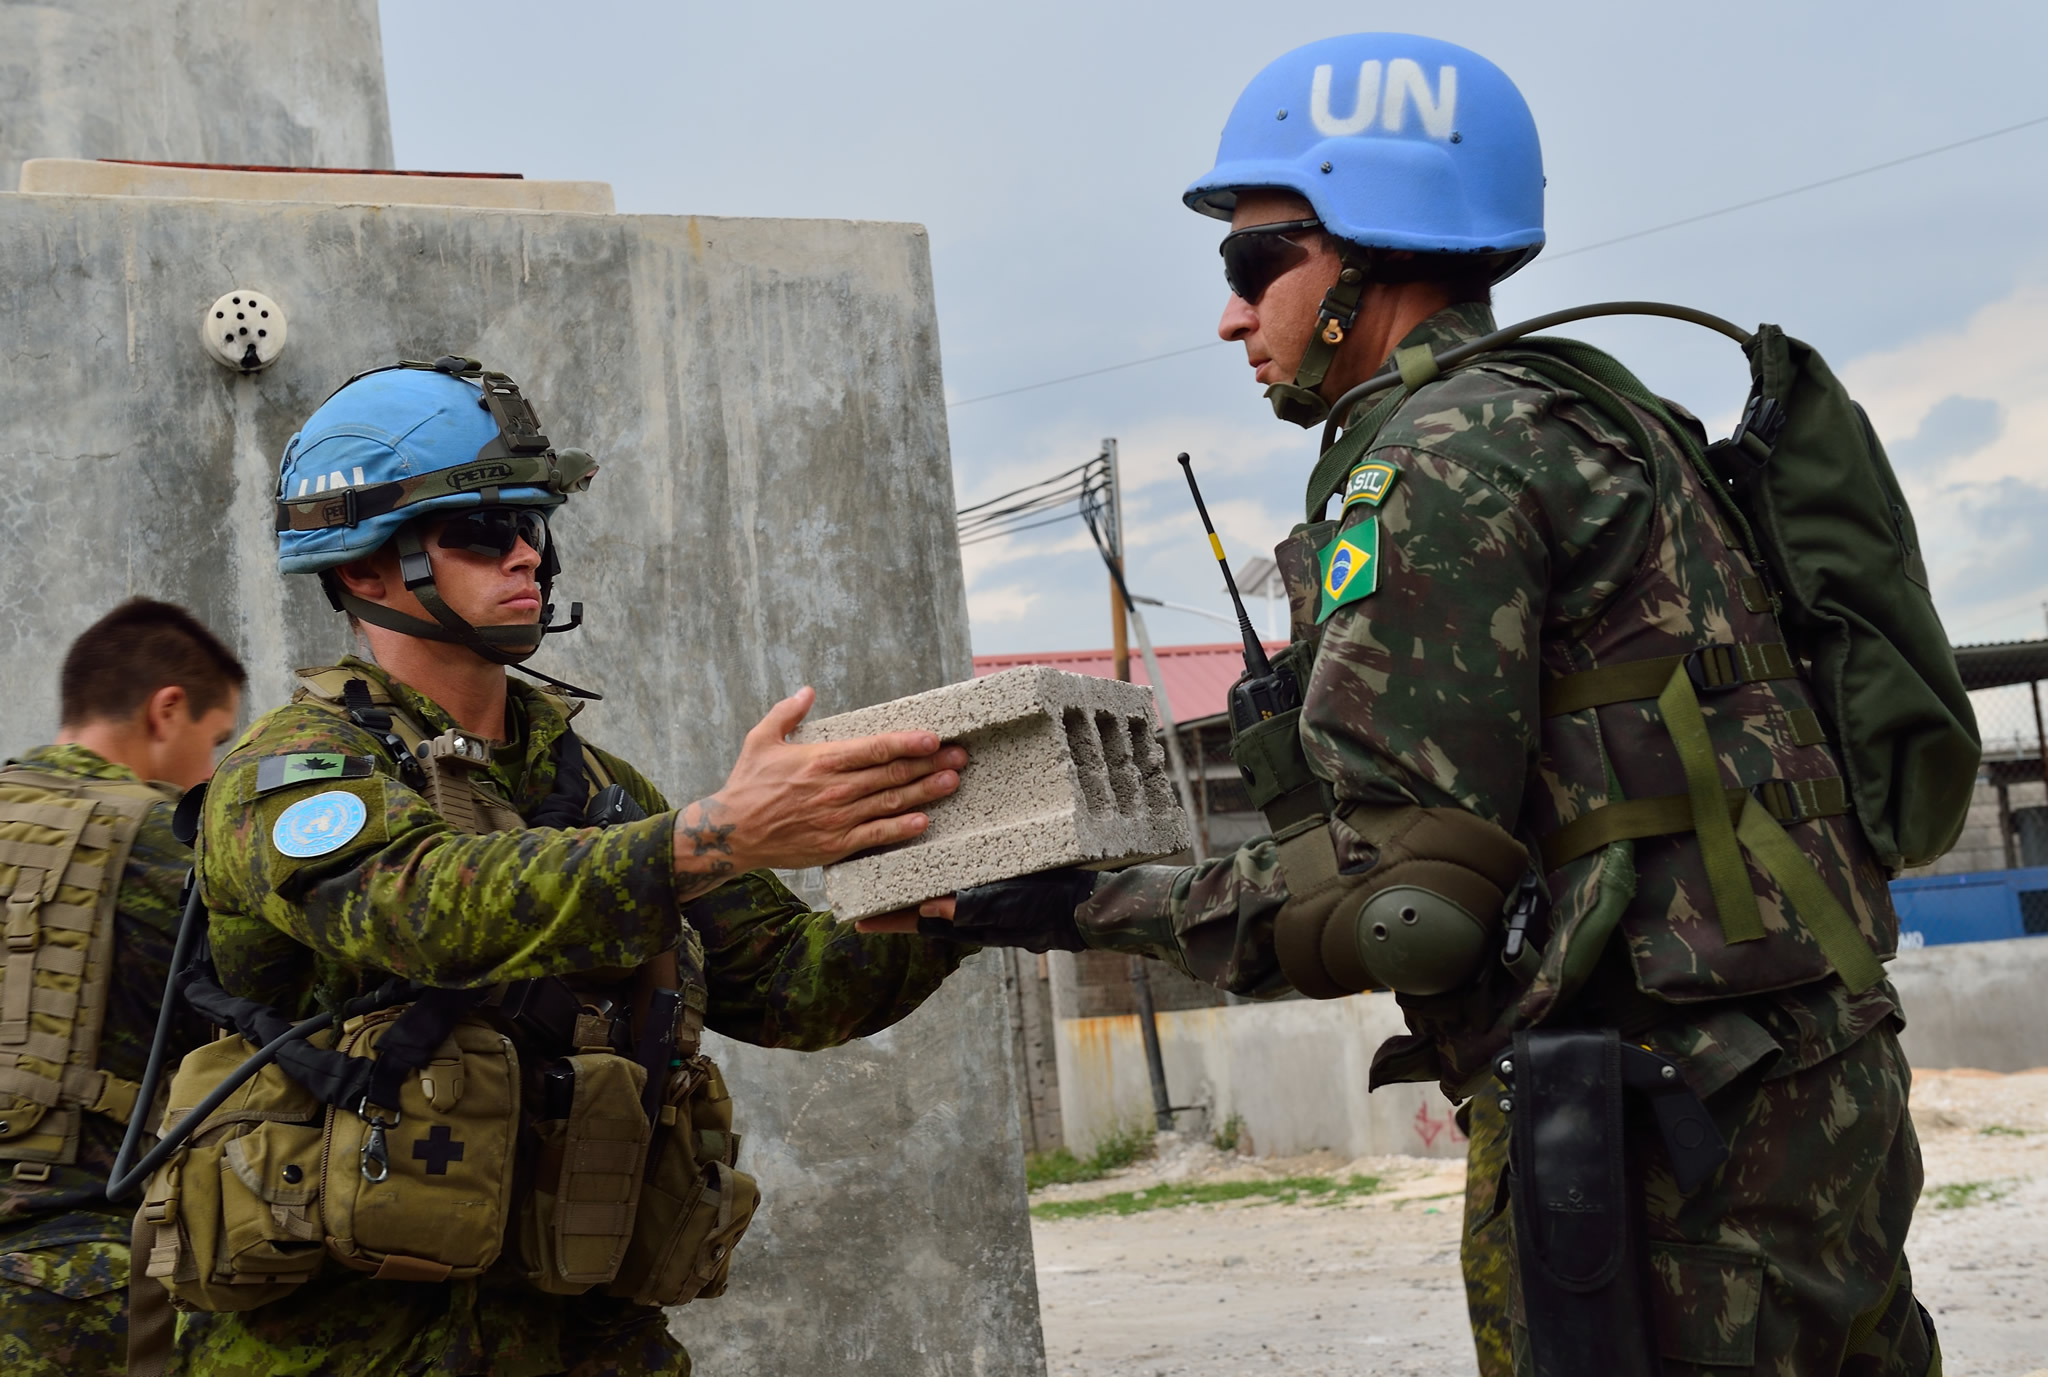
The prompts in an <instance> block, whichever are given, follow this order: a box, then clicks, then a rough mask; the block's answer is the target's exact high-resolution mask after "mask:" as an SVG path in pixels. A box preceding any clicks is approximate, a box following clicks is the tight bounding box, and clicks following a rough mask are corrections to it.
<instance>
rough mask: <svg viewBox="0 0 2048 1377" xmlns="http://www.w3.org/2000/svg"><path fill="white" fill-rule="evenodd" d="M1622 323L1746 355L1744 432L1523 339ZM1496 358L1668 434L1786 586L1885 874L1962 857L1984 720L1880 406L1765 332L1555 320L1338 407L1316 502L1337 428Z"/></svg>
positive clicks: (1784, 603) (1757, 559)
mask: <svg viewBox="0 0 2048 1377" xmlns="http://www.w3.org/2000/svg"><path fill="white" fill-rule="evenodd" d="M1605 315H1657V316H1669V317H1673V318H1676V319H1680V320H1688V321H1691V322H1693V323H1695V324H1699V325H1705V326H1707V327H1708V328H1709V329H1713V330H1718V331H1720V332H1721V333H1722V334H1725V335H1728V336H1729V337H1731V338H1733V339H1736V340H1738V341H1740V342H1741V344H1742V347H1743V351H1744V352H1745V353H1746V354H1748V355H1749V365H1750V376H1751V378H1752V379H1753V382H1752V385H1751V388H1750V394H1749V401H1748V405H1747V406H1746V407H1745V408H1744V409H1743V413H1742V419H1741V421H1740V422H1739V423H1738V424H1737V425H1736V427H1735V434H1734V435H1733V436H1731V437H1730V438H1729V439H1727V440H1723V441H1720V442H1718V443H1716V444H1712V445H1708V446H1706V447H1704V448H1702V447H1701V446H1700V445H1699V444H1698V442H1697V440H1696V438H1695V437H1694V436H1693V434H1692V433H1691V431H1690V430H1689V429H1688V428H1687V427H1685V426H1682V425H1680V424H1678V423H1677V421H1676V419H1675V418H1674V417H1673V416H1672V415H1671V412H1670V411H1669V409H1668V408H1667V407H1666V405H1665V403H1664V402H1663V401H1662V399H1660V398H1659V397H1657V396H1656V394H1654V393H1652V392H1651V391H1650V390H1649V388H1647V387H1645V386H1644V385H1643V383H1642V382H1641V381H1640V380H1638V379H1637V378H1636V376H1635V375H1634V374H1632V373H1630V372H1629V371H1628V370H1627V369H1626V368H1624V367H1623V366H1622V365H1621V364H1620V363H1618V362H1616V361H1615V360H1614V359H1613V358H1612V357H1610V356H1609V355H1607V354H1605V353H1603V352H1602V351H1600V350H1598V349H1595V348H1593V347H1592V346H1591V345H1587V344H1581V343H1579V342H1577V341H1575V340H1566V339H1551V338H1542V339H1525V338H1523V337H1524V336H1526V335H1528V334H1530V333H1532V332H1534V331H1536V330H1542V329H1547V328H1549V327H1551V326H1553V325H1558V324H1562V323H1564V322H1566V321H1571V320H1581V319H1585V318H1587V317H1591V316H1605ZM1517 342H1519V343H1518V347H1517V348H1515V349H1513V350H1511V351H1506V352H1505V353H1504V354H1503V347H1504V346H1507V345H1510V344H1517ZM1479 354H1491V355H1496V356H1502V357H1505V358H1506V359H1508V360H1510V361H1512V362H1514V363H1516V364H1518V365H1520V366H1523V367H1526V368H1529V369H1530V370H1532V371H1534V372H1536V373H1539V374H1541V375H1542V376H1544V377H1545V378H1547V379H1549V380H1550V381H1551V382H1553V383H1555V384H1556V385H1558V386H1560V387H1564V388H1569V389H1570V390H1572V391H1575V392H1579V393H1581V394H1582V395H1584V396H1585V398H1586V399H1587V401H1589V402H1590V403H1591V404H1593V405H1594V406H1597V407H1598V408H1599V409H1600V410H1601V411H1602V412H1603V413H1604V414H1606V415H1607V416H1608V417H1609V419H1611V420H1613V421H1614V422H1615V423H1616V424H1617V425H1619V426H1620V427H1621V428H1622V429H1623V430H1624V431H1626V432H1628V433H1629V434H1630V435H1631V437H1633V438H1635V439H1636V441H1637V443H1638V444H1639V446H1641V448H1642V450H1643V452H1644V453H1648V447H1649V440H1648V437H1647V435H1646V434H1645V433H1644V430H1643V426H1642V422H1641V420H1640V418H1639V417H1638V416H1637V415H1636V414H1635V413H1634V412H1633V411H1632V410H1631V409H1630V407H1629V406H1628V405H1626V404H1625V402H1624V399H1625V400H1626V403H1633V404H1634V406H1636V407H1640V408H1641V409H1642V410H1643V411H1646V412H1648V413H1649V414H1650V415H1652V416H1654V417H1656V418H1658V420H1660V421H1661V422H1663V423H1664V425H1665V428H1666V430H1667V431H1668V432H1669V433H1670V434H1671V435H1672V436H1673V437H1674V438H1675V439H1676V440H1677V442H1678V443H1679V445H1680V446H1681V447H1682V448H1683V449H1684V450H1685V453H1686V456H1687V458H1688V459H1689V460H1690V461H1691V462H1692V464H1693V465H1694V467H1695V468H1696V469H1697V470H1698V472H1699V473H1700V475H1701V476H1702V477H1703V478H1704V479H1705V480H1706V485H1707V487H1708V489H1709V490H1710V491H1712V492H1713V493H1715V494H1716V495H1717V496H1718V497H1721V498H1723V499H1724V501H1723V507H1724V510H1725V512H1726V514H1727V515H1728V517H1729V519H1730V524H1731V525H1732V526H1733V527H1734V528H1735V530H1736V531H1737V532H1738V533H1739V535H1740V538H1741V539H1742V540H1743V542H1744V543H1745V544H1746V545H1747V546H1748V554H1749V556H1750V558H1751V560H1752V562H1754V563H1755V564H1756V565H1757V566H1758V568H1759V571H1760V572H1763V573H1764V574H1765V576H1766V578H1767V579H1768V581H1769V583H1770V585H1771V588H1772V593H1773V602H1774V604H1775V606H1776V610H1777V613H1778V618H1779V622H1780V624H1781V625H1782V627H1783V629H1784V632H1785V639H1786V643H1787V644H1788V645H1789V646H1790V647H1791V648H1792V651H1793V653H1794V655H1796V656H1797V657H1798V658H1799V659H1800V660H1801V661H1803V662H1804V664H1803V668H1804V672H1805V676H1806V678H1807V680H1808V682H1809V683H1810V684H1811V686H1812V689H1813V694H1814V700H1815V703H1816V706H1817V707H1818V709H1819V711H1820V713H1821V715H1822V717H1823V719H1824V721H1825V723H1826V726H1827V731H1828V737H1829V739H1830V740H1831V741H1832V742H1833V743H1834V746H1835V749H1836V751H1837V752H1838V753H1839V755H1840V757H1841V763H1842V772H1843V777H1844V779H1845V780H1846V781H1847V784H1848V791H1849V797H1850V802H1851V804H1852V805H1853V807H1854V809H1855V813H1856V819H1857V821H1858V823H1859V824H1861V826H1862V828H1863V833H1864V835H1865V836H1866V837H1867V838H1868V839H1869V841H1870V844H1871V846H1872V848H1873V849H1875V851H1876V852H1877V856H1878V859H1879V861H1880V862H1881V863H1882V864H1883V865H1885V866H1886V867H1887V868H1888V869H1890V870H1891V871H1892V872H1894V873H1896V872H1897V871H1899V870H1901V869H1904V868H1906V867H1909V866H1919V865H1926V864H1928V863H1929V862H1931V861H1933V860H1935V859H1936V858H1937V857H1939V856H1940V855H1942V853H1944V852H1946V851H1947V850H1948V849H1949V848H1950V847H1951V846H1953V845H1955V841H1956V838H1957V836H1959V835H1960V834H1961V832H1962V829H1963V822H1964V819H1965V817H1966V816H1967V814H1968V812H1969V807H1970V799H1971V796H1972V794H1973V792H1974V790H1975V788H1976V780H1977V762H1978V755H1979V752H1980V746H1981V743H1980V741H1979V738H1978V734H1977V718H1976V714H1975V713H1974V712H1973V711H1972V710H1971V707H1970V700H1969V696H1968V695H1967V694H1966V693H1965V692H1964V690H1963V683H1962V677H1961V675H1960V674H1959V673H1958V672H1957V669H1956V660H1955V651H1954V649H1953V648H1952V647H1951V646H1950V644H1949V639H1948V634H1947V633H1946V632H1945V631H1944V630H1943V629H1942V625H1941V618H1940V616H1939V615H1938V614H1937V613H1936V612H1935V610H1934V600H1933V598H1932V597H1931V596H1930V594H1929V592H1928V587H1927V566H1926V564H1925V563H1924V562H1923V561H1922V559H1921V556H1920V546H1919V537H1918V536H1917V535H1916V534H1915V531H1914V527H1913V514H1912V513H1911V512H1910V511H1909V510H1908V509H1907V506H1906V498H1905V495H1904V494H1903V493H1901V492H1900V491H1899V483H1898V479H1897V478H1896V477H1894V476H1893V473H1892V468H1891V463H1890V461H1889V460H1887V459H1886V458H1885V453H1884V447H1883V446H1882V445H1880V444H1879V443H1878V439H1877V433H1876V432H1875V431H1874V430H1872V429H1871V426H1870V420H1869V418H1868V417H1867V416H1865V415H1864V413H1863V408H1862V407H1860V406H1858V405H1857V404H1856V402H1855V401H1854V400H1853V399H1851V398H1850V396H1849V394H1848V392H1847V390H1846V389H1844V388H1843V386H1842V384H1841V382H1840V380H1839V379H1837V378H1836V377H1835V375H1834V373H1833V372H1832V371H1831V370H1830V369H1829V368H1828V366H1827V363H1826V362H1825V361H1824V360H1823V359H1822V358H1821V356H1820V355H1819V354H1818V353H1817V352H1816V351H1815V350H1814V349H1813V348H1812V347H1811V346H1809V345H1806V344H1802V343H1800V342H1799V341H1798V340H1795V339H1792V338H1789V337H1788V336H1787V335H1786V334H1785V332H1784V331H1783V330H1781V329H1779V328H1778V327H1777V326H1775V325H1761V326H1758V327H1757V330H1756V333H1755V334H1750V333H1749V332H1748V331H1745V330H1742V329H1740V328H1739V327H1737V326H1735V325H1732V324H1730V323H1729V322H1727V321H1725V320H1721V319H1719V318H1718V317H1715V316H1710V315H1707V314H1706V313H1704V312H1700V311H1694V310H1691V309H1689V308H1686V307H1680V306H1669V305H1664V304H1662V303H1658V302H1646V301H1620V302H1606V303H1603V304H1600V305H1597V306H1585V307H1578V308H1575V309H1573V310H1569V311H1559V312H1554V313H1552V314H1550V315H1547V316H1539V317H1537V318H1536V319H1534V320H1528V321H1524V322H1522V323H1521V324H1519V325H1512V326H1509V327H1508V328H1507V329H1504V330H1500V331H1497V332H1495V333H1494V334H1491V335H1487V336H1485V337H1484V338H1482V339H1477V340H1471V341H1468V342H1467V343H1465V344H1462V345H1459V346H1457V347H1456V348H1453V349H1447V350H1445V351H1444V352H1443V353H1442V354H1440V355H1435V356H1433V357H1432V356H1430V355H1429V354H1428V351H1427V350H1426V349H1423V348H1417V349H1414V350H1400V351H1397V352H1396V354H1395V367H1394V368H1393V369H1391V370H1389V371H1387V372H1384V373H1381V374H1377V375H1375V376H1374V377H1372V378H1370V379H1368V380H1367V381H1365V382H1363V383H1361V384H1359V385H1358V386H1357V387H1355V388H1353V389H1351V391H1350V392H1348V393H1346V394H1345V395H1344V397H1343V398H1341V399H1340V400H1339V401H1338V403H1337V405H1336V406H1335V407H1333V408H1332V409H1331V417H1332V419H1331V422H1330V425H1329V428H1328V429H1327V430H1326V432H1325V434H1324V452H1325V453H1324V459H1325V462H1324V463H1322V464H1318V466H1317V470H1316V474H1315V476H1314V477H1313V478H1311V480H1310V484H1309V492H1310V495H1311V498H1312V499H1313V497H1314V495H1316V494H1317V493H1322V494H1324V495H1327V494H1328V492H1329V491H1330V490H1331V489H1332V488H1333V487H1334V486H1335V484H1336V482H1338V481H1341V479H1342V476H1343V475H1342V472H1341V469H1342V467H1343V466H1344V461H1346V460H1348V459H1349V458H1351V457H1353V456H1355V455H1356V453H1357V452H1358V450H1357V446H1356V445H1355V444H1346V445H1344V446H1343V447H1342V449H1341V450H1334V451H1333V450H1332V446H1333V445H1334V444H1335V441H1336V438H1337V422H1338V420H1339V419H1341V418H1343V417H1345V416H1347V415H1349V413H1350V411H1351V409H1352V407H1353V406H1354V405H1355V404H1356V403H1358V402H1360V401H1362V400H1364V399H1365V398H1367V397H1370V396H1372V395H1373V394H1375V393H1378V392H1381V391H1384V390H1386V389H1388V388H1397V387H1398V388H1401V391H1398V392H1396V393H1394V394H1393V395H1392V396H1389V397H1387V398H1385V399H1383V400H1382V401H1381V402H1380V403H1379V404H1378V405H1377V406H1375V407H1374V408H1373V409H1372V411H1371V412H1370V413H1368V414H1367V415H1366V416H1365V417H1363V418H1362V419H1361V420H1360V422H1359V423H1358V425H1356V426H1354V427H1352V431H1353V432H1356V431H1364V432H1366V433H1367V434H1368V435H1369V434H1371V433H1373V432H1376V431H1377V430H1378V429H1379V427H1380V426H1381V425H1382V424H1384V423H1385V421H1386V419H1387V418H1388V417H1390V416H1391V415H1392V414H1393V411H1394V409H1395V408H1396V407H1397V406H1398V405H1399V404H1400V402H1401V400H1402V399H1403V397H1404V396H1405V394H1406V392H1407V391H1409V390H1412V389H1413V388H1415V387H1419V386H1421V385H1422V383H1424V382H1426V381H1428V380H1429V379H1430V378H1432V377H1434V376H1436V374H1437V373H1438V372H1439V371H1440V370H1444V369H1448V368H1451V367H1455V366H1456V365H1457V364H1460V363H1463V362H1465V361H1466V360H1468V359H1470V358H1473V357H1474V356H1476V355H1479ZM1403 384H1406V386H1405V387H1403V386H1402V385H1403ZM1326 469H1328V470H1331V471H1330V472H1325V470H1326ZM1316 505H1318V506H1320V504H1316ZM1318 515H1320V512H1319V511H1318V512H1315V513H1311V516H1310V519H1311V520H1314V519H1315V518H1316V516H1318Z"/></svg>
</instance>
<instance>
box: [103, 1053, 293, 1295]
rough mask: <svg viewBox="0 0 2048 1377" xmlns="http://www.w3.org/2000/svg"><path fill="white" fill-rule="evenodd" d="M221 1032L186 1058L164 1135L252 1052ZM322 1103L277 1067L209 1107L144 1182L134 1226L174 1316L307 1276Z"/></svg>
mask: <svg viewBox="0 0 2048 1377" xmlns="http://www.w3.org/2000/svg"><path fill="white" fill-rule="evenodd" d="M255 1050H256V1049H255V1048H253V1047H252V1046H250V1044H249V1043H248V1042H246V1041H244V1040H243V1039H242V1038H240V1037H238V1036H235V1035H232V1034H230V1035H229V1036H227V1037H224V1038H220V1039H218V1040H217V1041H215V1042H212V1043H209V1044H208V1045H207V1046H205V1047H202V1048H200V1049H198V1050H197V1051H195V1052H193V1053H191V1054H190V1055H189V1056H187V1057H186V1058H185V1059H184V1061H183V1062H182V1063H181V1064H180V1065H179V1067H178V1072H177V1075H176V1076H175V1077H174V1078H173V1079H172V1081H171V1089H170V1097H169V1104H170V1107H169V1108H168V1109H167V1110H166V1111H165V1114H164V1120H163V1128H162V1131H163V1132H165V1133H168V1132H170V1130H171V1129H173V1128H175V1127H176V1126H177V1125H178V1123H179V1122H180V1121H181V1120H183V1119H184V1117H185V1116H186V1115H187V1114H188V1113H190V1112H191V1110H192V1108H193V1107H194V1106H196V1105H197V1104H198V1103H199V1102H200V1101H201V1100H202V1099H204V1098H205V1097H206V1094H207V1092H209V1091H211V1090H212V1089H213V1088H214V1087H215V1086H217V1085H219V1084H220V1083H221V1082H222V1081H224V1080H226V1079H227V1078H228V1077H229V1076H230V1075H232V1074H233V1073H234V1072H235V1071H236V1070H237V1069H238V1068H239V1067H240V1066H241V1065H242V1063H243V1062H245V1061H247V1060H248V1059H249V1058H250V1057H251V1056H253V1055H254V1054H255ZM326 1114H327V1106H325V1105H323V1104H321V1103H320V1101H319V1100H317V1099H315V1098H314V1097H313V1095H312V1093H311V1092H310V1091H308V1090H306V1089H305V1087H303V1086H301V1085H299V1084H298V1082H296V1081H294V1080H293V1079H292V1078H291V1077H290V1076H288V1075H286V1074H285V1073H284V1071H283V1070H282V1069H281V1068H279V1067H278V1066H276V1065H275V1064H272V1065H269V1066H266V1067H264V1068H263V1069H262V1070H261V1071H259V1072H258V1073H257V1074H256V1075H255V1076H254V1077H252V1078H251V1079H250V1080H249V1081H248V1083H247V1084H245V1085H243V1086H242V1087H241V1088H240V1089H239V1090H237V1091H236V1092H235V1093H234V1094H233V1095H232V1096H230V1097H229V1098H228V1100H227V1102H226V1103H225V1104H223V1105H222V1106H221V1107H220V1108H219V1109H217V1110H215V1111H214V1112H213V1114H212V1115H211V1116H209V1117H208V1119H207V1120H206V1122H205V1123H203V1124H201V1125H200V1126H199V1129H198V1131H197V1132H196V1133H194V1134H193V1135H192V1138H191V1140H190V1141H189V1142H188V1143H187V1144H186V1146H185V1147H183V1148H182V1149H180V1150H179V1151H178V1152H177V1153H175V1154H174V1155H173V1156H172V1157H171V1159H170V1160H169V1161H168V1162H166V1163H165V1164H164V1165H163V1166H162V1167H160V1168H158V1170H157V1172H156V1174H155V1175H154V1176H152V1177H151V1178H150V1180H149V1184H148V1186H147V1188H146V1189H145V1191H144V1194H143V1201H142V1221H141V1228H142V1230H143V1231H144V1232H143V1237H144V1239H145V1241H147V1242H148V1243H149V1245H150V1246H149V1259H148V1264H147V1268H146V1271H147V1274H148V1275H149V1276H152V1277H154V1278H156V1279H157V1280H158V1281H160V1282H162V1283H163V1286H164V1289H165V1290H166V1291H168V1292H170V1295H171V1303H172V1304H173V1305H175V1306H176V1307H178V1308H179V1309H181V1310H249V1309H253V1308H255V1307H256V1306H259V1305H266V1304H268V1303H269V1302H271V1301H274V1300H276V1299H278V1298H279V1297H280V1296H283V1295H286V1294H288V1293H289V1292H290V1291H292V1290H293V1289H294V1288H295V1287H297V1286H299V1285H300V1284H302V1283H304V1282H306V1281H309V1280H311V1279H312V1278H313V1276H314V1274H315V1273H317V1272H318V1271H319V1270H320V1265H321V1262H322V1260H323V1258H324V1257H325V1255H326V1250H325V1248H324V1247H323V1246H322V1243H321V1228H320V1208H319V1195H320V1179H321V1178H320V1172H321V1149H322V1147H323V1142H324V1138H325V1129H324V1122H323V1121H324V1119H325V1116H326Z"/></svg>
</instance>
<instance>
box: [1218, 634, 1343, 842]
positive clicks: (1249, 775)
mask: <svg viewBox="0 0 2048 1377" xmlns="http://www.w3.org/2000/svg"><path fill="white" fill-rule="evenodd" d="M1315 649H1316V648H1315V644H1314V643H1313V642H1304V641H1297V642H1295V643H1294V644H1292V645H1290V646H1288V647H1287V649H1285V650H1283V651H1281V652H1280V653H1279V654H1278V655H1275V656H1274V657H1273V672H1274V674H1275V675H1276V676H1285V677H1291V678H1292V679H1293V681H1294V685H1295V688H1294V692H1293V697H1294V698H1295V700H1296V701H1299V700H1300V698H1301V697H1302V695H1303V693H1304V692H1305V691H1306V689H1307V687H1308V676H1309V670H1310V669H1311V668H1312V667H1313V665H1314V663H1315ZM1230 759H1231V762H1232V763H1233V764H1235V765H1236V766H1237V772H1238V774H1239V775H1240V776H1241V777H1242V778H1243V780H1244V785H1245V789H1246V790H1247V792H1249V793H1250V794H1251V799H1252V807H1254V808H1256V809H1258V810H1259V811H1260V812H1261V813H1263V814H1264V815H1265V818H1266V826H1267V827H1268V828H1269V829H1271V830H1272V831H1274V832H1283V831H1286V830H1287V829H1288V828H1289V827H1292V826H1294V825H1295V824H1296V823H1299V822H1301V821H1303V820H1304V819H1306V818H1308V817H1309V816H1311V815H1312V814H1315V813H1322V812H1327V811H1328V810H1329V808H1330V803H1331V798H1330V794H1329V789H1328V786H1327V785H1325V784H1324V783H1323V781H1322V780H1321V779H1320V778H1319V777H1318V776H1317V775H1316V773H1315V771H1314V770H1312V769H1310V768H1309V763H1308V755H1307V753H1306V752H1305V751H1304V750H1303V749H1302V745H1301V709H1300V708H1298V707H1295V708H1289V709H1287V710H1286V711H1284V712H1278V713H1275V714H1274V715H1273V716H1271V717H1268V718H1266V719H1265V720H1264V721H1260V722H1254V723H1252V724H1250V725H1248V726H1245V725H1239V724H1237V723H1235V722H1233V723H1232V725H1231V737H1230Z"/></svg>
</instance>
